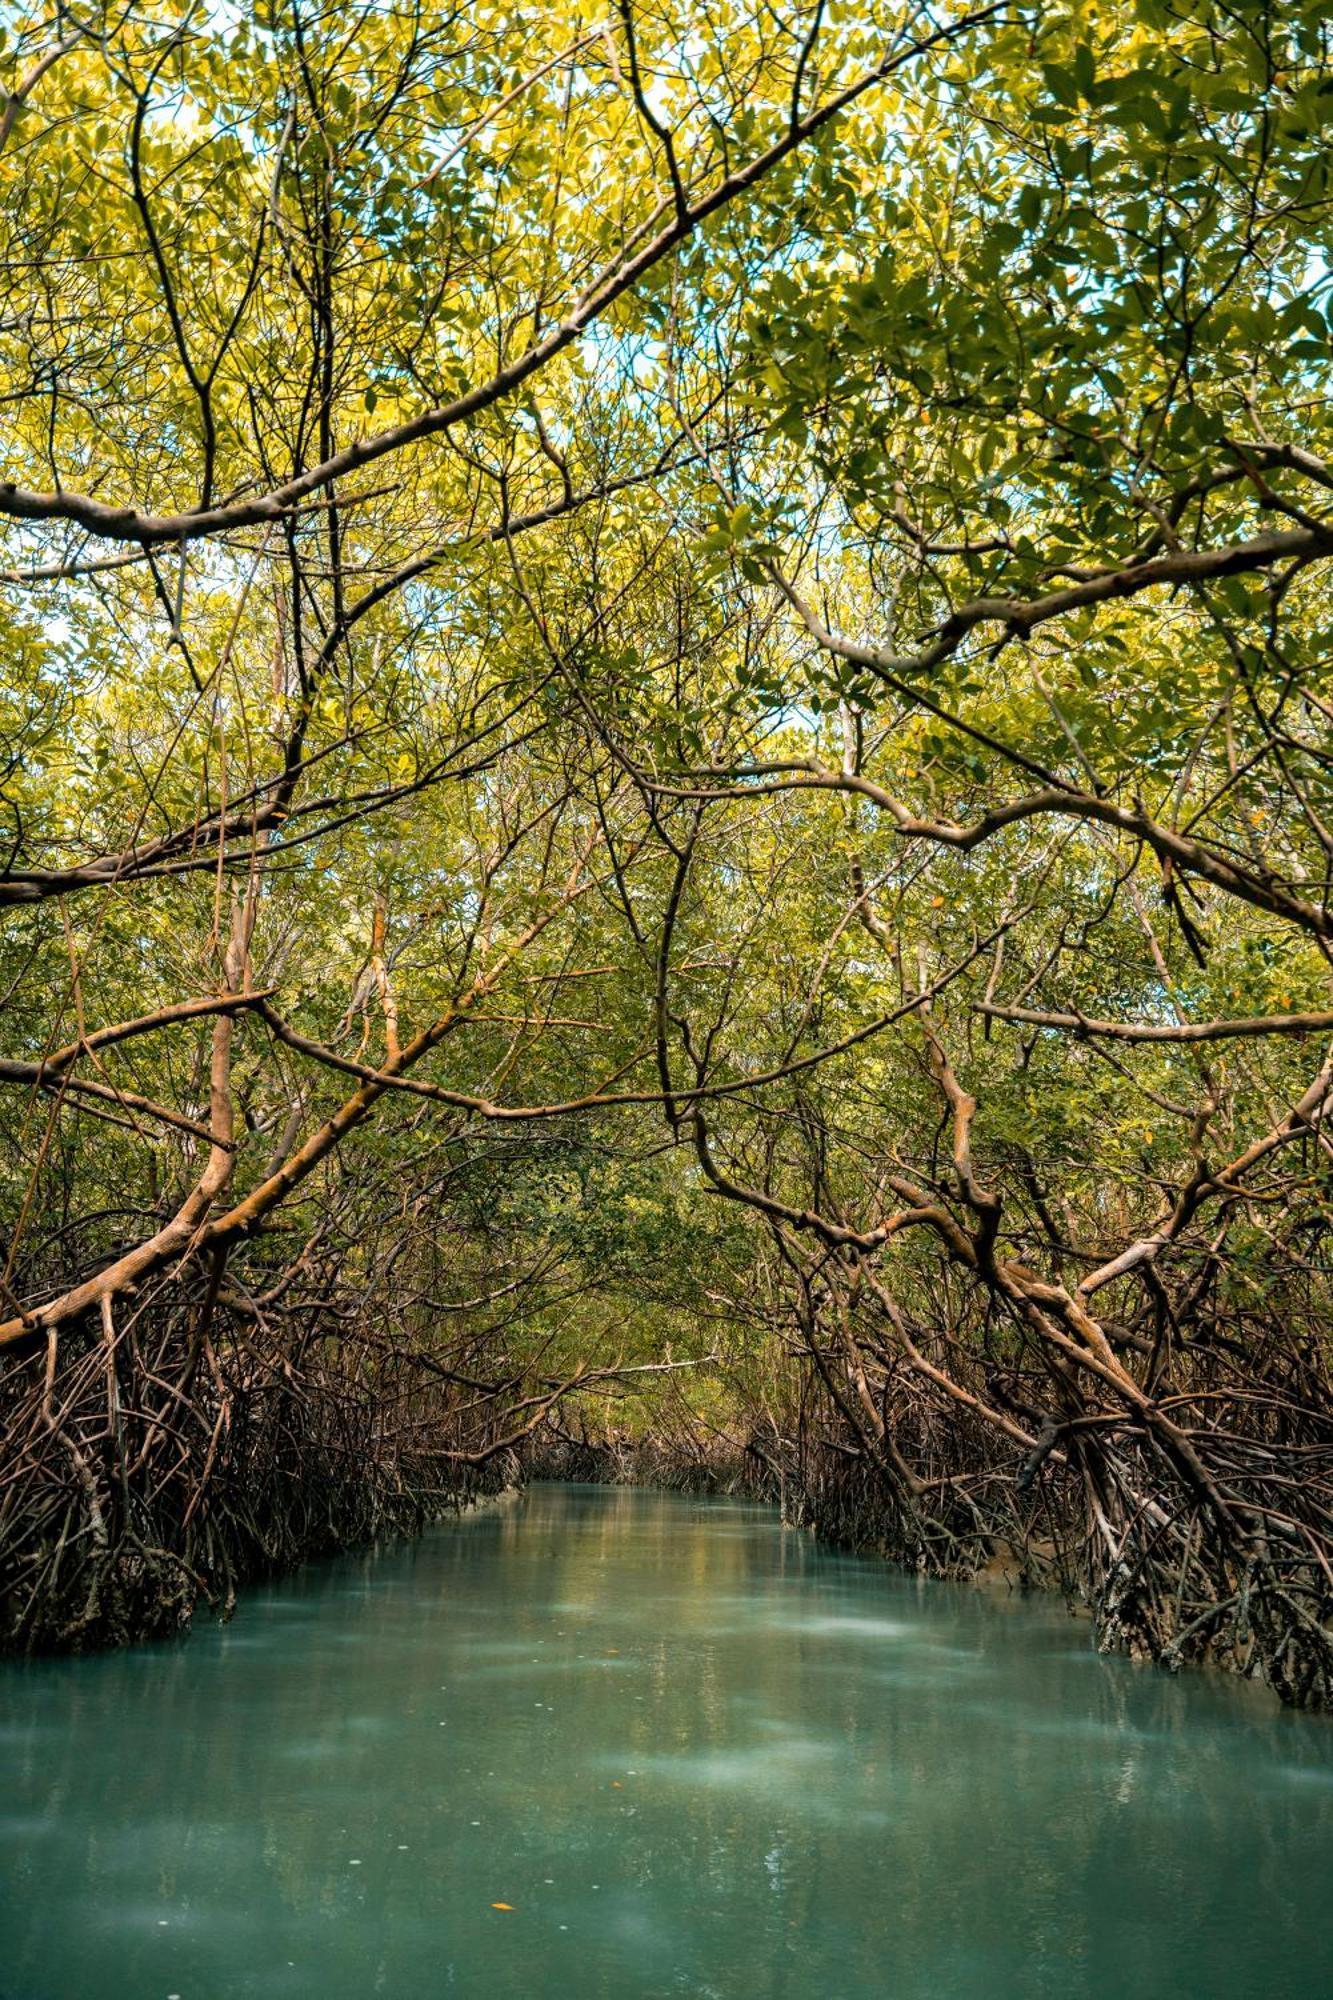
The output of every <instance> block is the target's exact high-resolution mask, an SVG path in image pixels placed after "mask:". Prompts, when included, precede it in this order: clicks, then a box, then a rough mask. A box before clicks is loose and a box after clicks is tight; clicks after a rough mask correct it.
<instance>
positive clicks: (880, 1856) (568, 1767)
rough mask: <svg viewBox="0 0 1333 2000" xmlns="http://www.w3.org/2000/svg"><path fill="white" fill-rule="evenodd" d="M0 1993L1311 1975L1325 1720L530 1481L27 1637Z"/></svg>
mask: <svg viewBox="0 0 1333 2000" xmlns="http://www.w3.org/2000/svg"><path fill="white" fill-rule="evenodd" d="M0 1771H2V1774H3V1788H2V1789H0V2000H170V1996H179V2000H232V1996H237V2000H239V1996H250V1995H256V1996H265V2000H269V1996H272V1997H273V2000H278V1996H282V2000H289V1997H290V2000H362V1996H370V1995H380V1994H384V1995H388V1996H391V2000H434V1996H437V1995H438V1996H453V1995H462V1996H465V2000H571V1996H577V2000H668V1996H681V1995H688V1996H692V2000H872V1996H873V2000H1020V1997H1021V2000H1030V1996H1034V1995H1048V1994H1049V1995H1060V1996H1062V2000H1080V1996H1088V2000H1091V1996H1095V1997H1096V2000H1127V1996H1133V1997H1134V2000H1319V1996H1324V1995H1330V1994H1333V1722H1330V1721H1327V1720H1319V1719H1312V1718H1303V1717H1299V1716H1293V1715H1289V1714H1284V1713H1281V1712H1279V1711H1278V1710H1277V1709H1276V1708H1275V1707H1273V1706H1271V1705H1270V1704H1269V1702H1268V1701H1267V1699H1266V1698H1265V1697H1264V1696H1262V1695H1261V1694H1259V1693H1258V1692H1256V1691H1255V1690H1253V1689H1247V1688H1245V1687H1243V1686H1240V1685H1237V1684H1234V1683H1231V1682H1228V1681H1224V1680H1222V1679H1220V1678H1218V1679H1214V1678H1210V1677H1207V1676H1204V1675H1200V1674H1194V1675H1187V1676H1182V1677H1181V1678H1180V1679H1178V1680H1171V1679H1168V1678H1167V1677H1166V1676H1164V1675H1162V1674H1160V1673H1157V1672H1154V1671H1152V1670H1151V1669H1147V1668H1142V1667H1135V1666H1133V1665H1131V1664H1129V1663H1127V1662H1125V1661H1123V1660H1113V1659H1103V1658H1100V1657H1098V1655H1097V1654H1096V1653H1095V1652H1094V1651H1093V1650H1092V1648H1091V1645H1090V1643H1089V1637H1088V1632H1087V1628H1086V1626H1085V1625H1083V1624H1081V1623H1079V1622H1077V1621H1075V1620H1072V1619H1071V1618H1069V1617H1068V1616H1067V1615H1066V1614H1065V1613H1064V1611H1063V1610H1062V1609H1060V1608H1059V1607H1058V1606H1055V1605H1052V1604H1047V1603H1044V1602H1043V1603H1036V1604H1034V1603H1033V1602H1032V1601H1030V1600H1028V1601H1024V1600H1022V1599H1020V1598H1018V1597H1015V1596H1013V1595H1010V1594H1009V1593H1007V1592H1005V1591H1003V1590H1000V1591H978V1590H968V1589H964V1588H953V1587H950V1586H946V1585H940V1584H929V1583H918V1582H916V1581H915V1580H913V1579H910V1578H904V1577H902V1576H899V1575H895V1574H894V1573H893V1572H892V1571H891V1570H889V1569H888V1568H886V1567H885V1566H884V1565H882V1564H880V1563H877V1562H875V1561H872V1560H860V1559H857V1558H855V1557H850V1556H846V1555H841V1554H838V1553H836V1552H834V1551H831V1550H828V1549H825V1548H821V1547H819V1546H818V1545H816V1544H815V1543H814V1542H813V1541H812V1540H811V1539H810V1538H809V1537H808V1536H806V1535H804V1534H800V1533H794V1532H791V1531H787V1530H784V1529H783V1528H782V1527H781V1525H780V1524H779V1522H778V1519H777V1517H776V1515H775V1514H774V1513H773V1512H771V1511H770V1510H768V1509H765V1508H759V1507H749V1506H744V1505H740V1504H737V1503H733V1502H729V1501H723V1500H695V1499H688V1498H682V1497H680V1496H676V1495H668V1494H662V1493H656V1492H636V1491H624V1490H616V1491H604V1490H599V1489H594V1488H588V1487H556V1486H545V1487H543V1486H538V1487H535V1488H533V1489H531V1490H530V1491H529V1492H528V1493H527V1494H526V1495H524V1496H523V1497H521V1498H519V1499H518V1500H516V1501H512V1502H509V1503H505V1504H502V1505H501V1506H499V1507H496V1508H492V1509H489V1510H487V1511H482V1512H478V1513H475V1514H472V1515H469V1516H465V1517H463V1518H462V1519H460V1520H458V1521H457V1522H451V1523H448V1524H445V1525H443V1526H441V1527H439V1528H436V1529H434V1530H433V1531H432V1532H430V1533H429V1534H428V1535H426V1536H425V1537H424V1538H423V1539H422V1540H421V1541H419V1542H416V1543H413V1544H410V1545H407V1546H402V1547H396V1548H394V1549H391V1550H389V1551H388V1552H380V1553H378V1554H372V1555H358V1556H354V1557H344V1558H341V1559H339V1560H337V1561H334V1562H329V1563H324V1564H316V1565H312V1566H311V1567H310V1568H309V1569H307V1570H305V1571H303V1572H302V1573H301V1574H300V1575H299V1576H296V1577H294V1578H290V1579H286V1580H284V1581H282V1582H280V1583H277V1584H274V1585H273V1586H271V1587H268V1588H261V1589H256V1590H253V1591H251V1592H249V1593H248V1594H247V1596H246V1597H245V1599H244V1601H243V1603H242V1607H241V1610H240V1613H239V1614H238V1616H237V1617H236V1619H235V1621H234V1622H233V1623H232V1624H231V1625H229V1626H226V1627H222V1628H219V1627H218V1626H216V1625H213V1624H210V1623H209V1622H207V1621H203V1622H201V1623H200V1624H199V1626H198V1627H197V1628H196V1630H195V1631H194V1632H193V1633H192V1634H191V1635H189V1636H188V1637H187V1638H185V1639H183V1640H181V1641H180V1642H177V1643H172V1644H167V1645H161V1646H155V1647H145V1648H141V1649H139V1650H137V1651H135V1652H131V1653H123V1654H118V1655H112V1656H107V1657H102V1658H93V1659H85V1660H64V1661H47V1662H37V1663H20V1664H9V1665H6V1666H4V1667H3V1668H0Z"/></svg>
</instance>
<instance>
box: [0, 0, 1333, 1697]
mask: <svg viewBox="0 0 1333 2000" xmlns="http://www.w3.org/2000/svg"><path fill="white" fill-rule="evenodd" d="M1329 39H1330V24H1329V20H1328V15H1327V9H1326V8H1324V7H1322V6H1318V5H1316V4H1314V0H1305V4H1300V0H1295V3H1294V4H1293V0H1288V4H1284V5H1283V6H1281V7H1277V6H1275V5H1272V4H1268V5H1261V4H1257V0H1235V4H1227V5H1223V4H1221V0H1179V3H1178V4H1171V0H1105V4H1100V5H1092V4H1074V5H1057V6H1052V7H1045V6H1031V5H1026V4H1021V0H1012V3H1011V0H997V4H992V5H984V6H978V7H974V8H966V7H963V6H958V7H931V6H914V5H903V4H901V0H887V3H886V4H880V0H866V3H865V4H862V5H857V6H848V5H845V4H838V5H833V4H826V0H817V4H815V5H813V6H811V5H808V4H801V5H798V6H797V7H795V8H794V9H792V10H790V11H787V12H781V11H779V10H776V9H773V8H770V7H768V6H760V5H747V4H738V0H705V4H703V5H702V6H700V5H694V6H691V7H688V8H685V7H680V8H674V7H673V6H671V5H669V4H665V0H653V3H652V4H637V3H636V0H618V4H617V5H615V6H613V7H612V8H610V9H609V10H606V9H601V8H598V7H594V6H591V5H588V6H585V5H583V4H579V5H576V6H574V7H569V6H564V7H560V8H553V7H552V8H546V9H544V10H543V9H539V8H536V7H534V6H533V5H526V6H524V7H523V8H521V9H518V8H510V7H507V6H504V5H492V4H474V5H470V6H466V7H464V6H459V7H450V6H444V5H439V6H437V5H433V4H428V0H416V3H415V4H412V5H406V4H396V0H395V4H368V5H365V6H362V7H357V8H354V9H352V10H348V9H346V8H338V9H334V8H332V7H325V6H321V5H319V4H307V0H277V4H274V5H272V6H269V5H265V6H261V7H257V8H251V7H247V6H245V5H243V4H232V0H226V3H225V4H215V5H213V6H210V7H207V8H204V7H200V6H198V5H197V4H194V0H190V4H188V5H187V4H176V0H166V3H165V4H157V0H150V4H145V5H139V4H126V5H120V6H114V5H99V4H91V5H89V6H87V7H78V6H66V5H64V4H63V0H61V4H60V5H59V6H58V7H57V8H56V9H55V11H54V12H52V11H47V10H43V9H33V10H28V9H21V10H18V11H17V12H11V13H10V15H9V16H8V18H7V21H6V24H5V29H4V41H3V43H2V44H0V65H2V68H0V79H2V81H3V89H4V91H5V93H6V95H5V98H4V104H3V110H2V111H0V184H2V186H3V197H4V198H3V201H2V202H0V398H2V399H3V406H4V409H5V413H6V418H7V422H6V427H5V432H4V443H3V462H0V544H2V545H3V546H2V547H0V627H2V629H0V637H2V638H3V643H4V647H5V658H6V671H5V673H4V675H3V685H2V686H0V862H2V867H0V906H3V913H4V927H3V930H2V931H0V993H3V995H4V1003H3V1005H4V1020H3V1045H2V1046H0V1085H2V1086H3V1088H2V1089H0V1135H2V1150H0V1216H2V1218H3V1219H2V1220H0V1230H2V1231H3V1241H2V1242H0V1426H2V1427H3V1432H4V1437H5V1450H4V1461H3V1464H2V1465H0V1584H2V1585H3V1590H4V1600H5V1606H6V1611H5V1630H6V1633H7V1636H8V1640H9V1643H11V1644H18V1645H33V1644H51V1643H58V1644H74V1645H78V1644H86V1643H95V1642H98V1641H101V1640H104V1639H107V1638H116V1637H123V1636H127V1635H133V1634H135V1633H137V1632H140V1631H144V1630H155V1629H162V1628H163V1626H164V1625H169V1624H170V1623H171V1622H173V1621H175V1620H177V1619H179V1618H180V1617H181V1616H183V1615H186V1614H187V1613H188V1610H189V1608H190V1606H192V1605H193V1604H194V1602H195V1601H196V1599H197V1598H198V1596H199V1594H200V1592H201V1591H202V1592H203V1593H205V1594H207V1595H209V1596H210V1597H212V1598H214V1599H223V1600H225V1599H227V1598H228V1597H229V1596H230V1595H231V1594H233V1593H234V1590H235V1586H236V1583H237V1582H238V1580H241V1579H243V1578H244V1576H245V1575H246V1574H247V1573H250V1572H252V1571H253V1570H254V1569H255V1568H256V1567H257V1566H258V1565H259V1564H261V1563H263V1562H269V1561H275V1560H288V1559H291V1558H293V1557H295V1556H297V1555H300V1554H301V1553H304V1552H306V1551H308V1550H310V1549H312V1548H318V1547H322V1546H330V1545H334V1544H336V1543H338V1542H340V1541H343V1540H346V1539H348V1538H350V1537H352V1536H354V1535H364V1534H368V1533H372V1532H375V1531H376V1530H377V1529H378V1528H379V1527H381V1526H389V1525H403V1524H411V1523H412V1522H414V1521H418V1520H420V1519H422V1518H424V1516H425V1515H426V1514H427V1513H428V1512H429V1510H430V1508H431V1507H432V1506H434V1505H438V1504H439V1502H440V1499H441V1497H442V1495H444V1494H445V1493H447V1492H455V1493H458V1492H467V1491H469V1490H472V1488H473V1487H475V1485H476V1484H477V1483H478V1482H485V1481H488V1480H490V1481H494V1480H497V1479H502V1478H505V1477H509V1476H511V1475H512V1473H513V1471H514V1470H515V1468H516V1467H517V1466H519V1465H521V1464H522V1462H523V1461H524V1460H525V1459H527V1461H528V1462H530V1463H536V1462H538V1458H537V1457H536V1456H534V1454H537V1455H539V1454H541V1453H543V1452H544V1453H546V1454H547V1455H548V1459H550V1461H551V1462H555V1460H558V1459H559V1456H560V1453H561V1452H562V1451H563V1452H565V1453H569V1452H571V1451H574V1450H575V1449H576V1448H583V1447H584V1446H585V1445H587V1444H588V1443H590V1442H592V1443H595V1442H596V1441H598V1440H601V1441H602V1442H603V1443H605V1442H606V1441H607V1440H620V1441H622V1442H623V1441H624V1440H626V1439H630V1440H638V1441H639V1443H640V1444H641V1445H645V1446H649V1445H651V1446H652V1447H654V1448H656V1449H657V1450H658V1451H659V1453H661V1452H665V1453H667V1454H668V1455H669V1453H670V1451H671V1450H673V1449H678V1450H679V1451H680V1452H682V1453H683V1454H684V1455H685V1457H686V1458H687V1459H691V1460H692V1461H698V1460H701V1459H702V1460H707V1459H708V1458H709V1455H710V1453H711V1454H713V1456H714V1457H715V1458H716V1456H717V1455H718V1454H719V1453H721V1454H722V1455H723V1456H725V1455H726V1454H727V1453H728V1452H730V1453H732V1454H733V1455H734V1456H735V1458H736V1463H737V1465H739V1466H742V1467H743V1468H745V1469H746V1470H745V1476H746V1477H747V1478H749V1479H750V1480H752V1481H753V1482H755V1483H756V1484H757V1485H758V1486H759V1487H761V1488H762V1489H763V1490H771V1491H774V1492H781V1494H782V1495H783V1497H784V1499H785V1500H786V1502H787V1503H788V1505H789V1507H790V1508H791V1509H792V1511H793V1512H795V1513H798V1514H800V1515H801V1517H802V1518H807V1519H810V1520H811V1521H813V1522H814V1523H815V1524H816V1525H818V1526H820V1527H821V1528H824V1529H825V1530H826V1531H828V1532H830V1533H837V1534H843V1535H846V1536H849V1537H851V1538H854V1539H857V1540H860V1541H868V1542H874V1543H876V1544H877V1545H879V1546H882V1547H883V1548H884V1549H885V1550H886V1551H887V1552H888V1553H890V1554H891V1555H893V1556H895V1557H896V1558H898V1559H900V1560H906V1561H909V1562H912V1563H915V1564H918V1565H919V1566H921V1567H922V1568H925V1569H928V1570H933V1571H936V1572H942V1573H948V1574H970V1573H973V1572H975V1571H976V1570H978V1569H981V1568H983V1567H986V1566H987V1565H990V1564H994V1563H995V1562H996V1561H1000V1562H1002V1563H1005V1564H1009V1565H1012V1566H1013V1567H1014V1568H1016V1569H1017V1570H1019V1571H1020V1572H1021V1573H1022V1574H1024V1575H1025V1576H1027V1577H1028V1578H1030V1579H1032V1580H1039V1581H1044V1582H1052V1581H1053V1582H1056V1583H1059V1584H1060V1585H1061V1586H1063V1587H1064V1588H1065V1589H1067V1590H1068V1591H1069V1592H1071V1594H1074V1595H1078V1596H1081V1597H1082V1598H1084V1599H1085V1600H1086V1601H1087V1602H1089V1603H1090V1604H1092V1605H1093V1607H1094V1609H1095V1611H1096V1615H1097V1618H1098V1621H1099V1630H1100V1632H1101V1635H1102V1637H1103V1639H1104V1640H1105V1642H1106V1643H1108V1644H1118V1645H1124V1646H1127V1647H1129V1648H1131V1649H1133V1650H1136V1651H1140V1652H1142V1653H1145V1654H1147V1655H1150V1656H1152V1657H1154V1658H1159V1659H1165V1660H1166V1661H1168V1663H1177V1662H1179V1661H1181V1660H1184V1659H1192V1658H1199V1657H1214V1658H1217V1659H1219V1660H1221V1661H1224V1662H1226V1663H1228V1664H1231V1665H1234V1666H1237V1667H1239V1668H1241V1669H1242V1670H1244V1671H1248V1672H1252V1673H1255V1674H1259V1675H1262V1676H1264V1677H1265V1678H1267V1679H1268V1680H1270V1681H1271V1682H1272V1683H1273V1685H1274V1686H1275V1687H1277V1689H1278V1690H1279V1692H1280V1693H1281V1694H1283V1695H1284V1697H1286V1698H1288V1699H1290V1700H1294V1701H1300V1702H1309V1703H1318V1702H1326V1701H1327V1700H1328V1699H1329V1696H1330V1690H1331V1689H1333V1640H1331V1639H1330V1636H1329V1634H1330V1617H1331V1616H1333V1584H1331V1583H1330V1577H1333V1567H1331V1562H1333V1533H1331V1530H1333V1424H1331V1422H1330V1400H1329V1390H1330V1380H1329V1377H1330V1359H1331V1356H1330V1329H1331V1327H1333V1319H1331V1318H1330V1312H1331V1302H1330V1285H1329V1278H1330V1264H1329V1254H1330V1253H1329V1246H1330V1221H1331V1220H1333V1217H1331V1211H1330V1202H1331V1200H1333V1174H1331V1172H1330V1139H1329V1134H1328V1130H1327V1106H1328V1100H1329V1092H1330V1089H1331V1088H1333V1054H1331V1053H1330V1051H1331V1048H1333V1042H1331V1037H1333V995H1331V994H1330V986H1329V968H1330V947H1331V946H1333V906H1331V905H1330V881H1331V880H1333V751H1331V750H1330V741H1331V740H1333V739H1331V738H1330V732H1329V727H1328V725H1329V722H1330V720H1331V719H1333V676H1330V672H1329V668H1328V665H1327V659H1328V652H1329V641H1330V634H1331V633H1333V601H1331V599H1330V578H1331V577H1333V562H1331V559H1333V508H1331V504H1330V500H1329V494H1330V490H1331V489H1333V438H1330V436H1329V433H1330V430H1333V420H1331V419H1330V409H1329V398H1328V390H1329V377H1330V339H1331V338H1333V331H1331V330H1333V243H1331V241H1330V237H1331V234H1333V203H1331V202H1330V195H1329V174H1330V167H1329V152H1328V145H1327V129H1328V126H1329V123H1330V121H1331V120H1333V60H1331V59H1330V50H1329Z"/></svg>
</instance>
